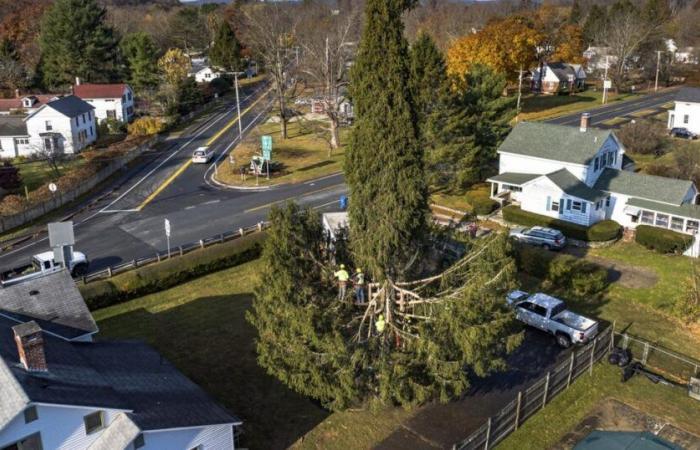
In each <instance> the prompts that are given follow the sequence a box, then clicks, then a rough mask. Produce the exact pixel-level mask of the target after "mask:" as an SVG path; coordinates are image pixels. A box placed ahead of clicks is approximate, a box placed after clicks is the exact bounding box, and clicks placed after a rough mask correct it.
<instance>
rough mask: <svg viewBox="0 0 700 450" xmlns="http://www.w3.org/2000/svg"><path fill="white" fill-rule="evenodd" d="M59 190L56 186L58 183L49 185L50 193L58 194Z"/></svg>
mask: <svg viewBox="0 0 700 450" xmlns="http://www.w3.org/2000/svg"><path fill="white" fill-rule="evenodd" d="M57 190H58V186H56V183H49V191H51V192H56V191H57Z"/></svg>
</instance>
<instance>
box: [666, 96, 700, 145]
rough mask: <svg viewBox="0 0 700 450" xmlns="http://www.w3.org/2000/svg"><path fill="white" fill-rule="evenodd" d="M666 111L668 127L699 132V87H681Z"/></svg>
mask: <svg viewBox="0 0 700 450" xmlns="http://www.w3.org/2000/svg"><path fill="white" fill-rule="evenodd" d="M674 103H675V106H674V107H673V109H671V110H669V112H668V128H669V129H671V128H685V129H687V130H689V131H692V132H693V133H695V134H700V88H691V87H684V88H681V89H680V90H679V91H678V93H677V94H676V97H675V102H674Z"/></svg>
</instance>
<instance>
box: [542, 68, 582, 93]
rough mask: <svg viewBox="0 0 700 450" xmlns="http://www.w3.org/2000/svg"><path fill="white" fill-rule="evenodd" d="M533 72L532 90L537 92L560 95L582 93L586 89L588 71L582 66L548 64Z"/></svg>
mask: <svg viewBox="0 0 700 450" xmlns="http://www.w3.org/2000/svg"><path fill="white" fill-rule="evenodd" d="M540 70H541V72H542V73H540ZM531 72H532V86H531V88H532V90H533V91H536V92H541V93H543V94H558V93H560V92H576V91H582V90H584V89H585V88H586V71H585V70H584V69H583V67H582V66H581V64H568V63H563V62H556V63H547V64H543V65H542V66H541V67H537V68H535V69H533V70H532V71H531Z"/></svg>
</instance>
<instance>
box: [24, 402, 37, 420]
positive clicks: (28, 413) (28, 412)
mask: <svg viewBox="0 0 700 450" xmlns="http://www.w3.org/2000/svg"><path fill="white" fill-rule="evenodd" d="M38 418H39V413H38V412H37V410H36V406H30V407H29V408H27V409H25V410H24V423H31V422H34V421H35V420H37V419H38Z"/></svg>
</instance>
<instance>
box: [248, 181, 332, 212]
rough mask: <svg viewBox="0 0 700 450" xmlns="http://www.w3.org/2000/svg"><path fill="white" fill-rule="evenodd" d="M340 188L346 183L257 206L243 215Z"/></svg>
mask: <svg viewBox="0 0 700 450" xmlns="http://www.w3.org/2000/svg"><path fill="white" fill-rule="evenodd" d="M340 186H345V183H338V184H334V185H332V186H326V187H324V188H321V189H316V190H315V191H311V192H306V193H304V194H303V196H302V197H299V196H298V195H297V196H294V197H288V198H285V199H283V200H277V201H274V202H270V203H266V204H264V205H260V206H256V207H255V208H250V209H246V210H245V211H243V213H244V214H246V213H249V212H255V211H260V210H261V209H265V208H269V207H271V206H274V205H278V204H280V203H284V202H286V201H289V200H293V199H295V198H304V197H308V196H310V195H313V194H318V193H319V192H324V191H330V190H331V189H335V188H337V187H340ZM332 203H335V202H332Z"/></svg>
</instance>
